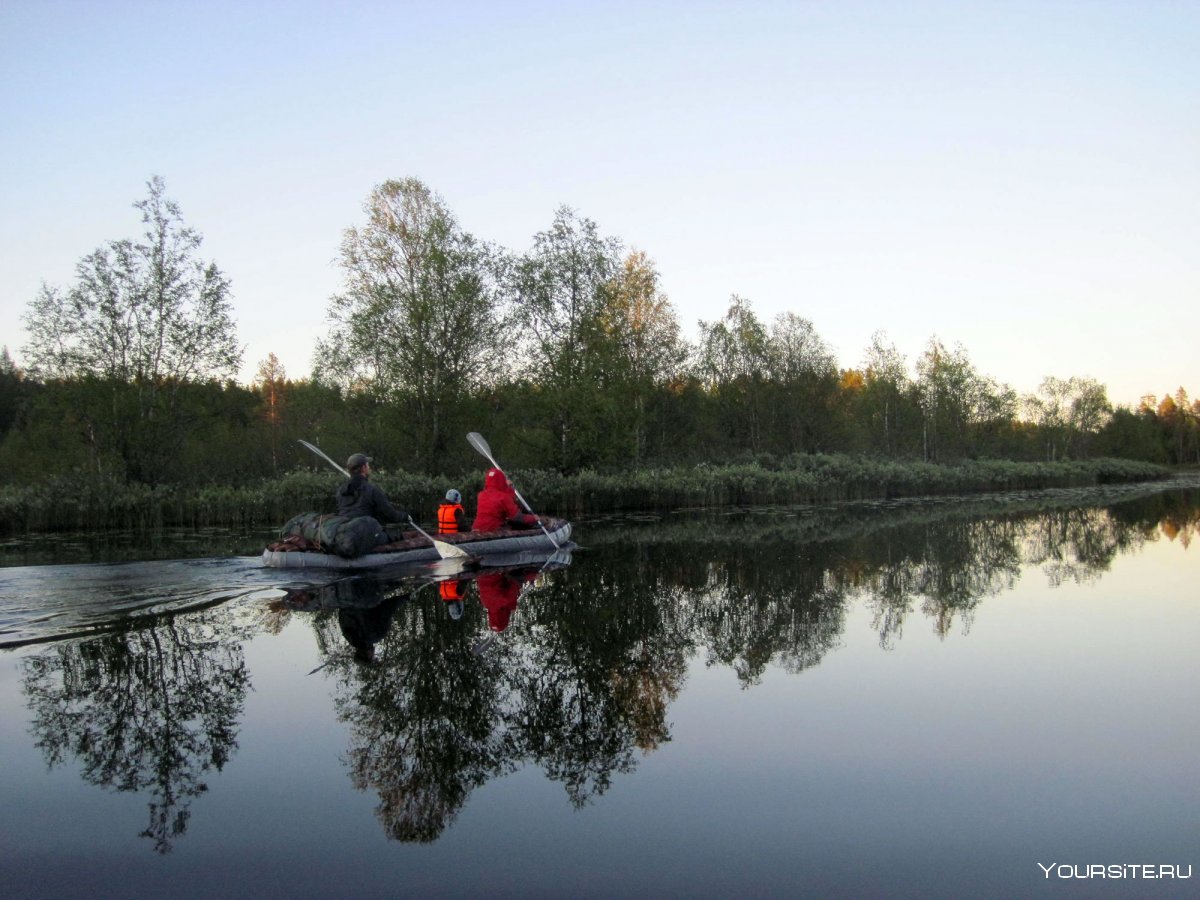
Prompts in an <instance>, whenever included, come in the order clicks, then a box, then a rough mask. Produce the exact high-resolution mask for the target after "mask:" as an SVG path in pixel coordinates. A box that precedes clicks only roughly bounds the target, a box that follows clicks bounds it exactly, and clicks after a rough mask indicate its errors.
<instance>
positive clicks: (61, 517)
mask: <svg viewBox="0 0 1200 900" xmlns="http://www.w3.org/2000/svg"><path fill="white" fill-rule="evenodd" d="M512 474H513V476H514V480H515V481H516V482H517V484H518V486H519V488H520V490H521V493H522V494H523V495H524V496H525V497H526V498H527V499H528V500H529V501H530V502H531V503H533V504H534V505H535V508H536V509H537V511H538V512H542V513H546V514H558V515H566V516H572V515H581V514H589V513H604V512H618V511H622V510H663V509H677V508H679V507H687V506H713V507H720V506H741V505H749V504H768V503H777V504H792V503H824V502H830V501H841V500H864V499H887V498H895V497H914V496H923V495H944V494H966V493H981V492H987V491H1006V490H1037V489H1041V488H1063V487H1086V486H1090V485H1098V484H1118V483H1128V482H1136V481H1148V480H1154V479H1158V478H1163V477H1166V476H1167V475H1169V474H1170V470H1169V469H1166V468H1164V467H1162V466H1155V465H1150V464H1148V463H1139V462H1131V461H1129V460H1119V459H1094V460H1079V461H1068V462H1057V463H1018V462H1009V461H1006V460H971V461H967V462H963V463H960V464H957V465H933V464H928V463H919V462H895V461H890V460H875V459H867V458H863V457H852V456H841V455H831V456H820V455H816V456H809V455H805V456H794V457H791V458H788V459H786V460H783V461H782V462H781V463H778V464H776V465H772V466H764V465H760V464H758V463H745V464H736V465H724V466H714V465H699V466H694V467H688V468H671V469H637V470H630V471H627V472H621V473H617V474H604V473H597V472H590V471H584V472H579V473H576V474H573V475H560V474H558V473H555V472H545V471H529V472H514V473H512ZM374 481H375V482H376V483H377V484H379V485H380V486H381V487H382V488H383V489H384V490H386V491H387V492H388V494H389V495H390V496H391V497H392V499H393V501H394V502H396V503H397V505H399V506H403V507H405V508H407V509H408V510H410V511H411V512H412V513H413V517H414V518H416V519H417V520H418V521H423V522H430V521H432V519H433V515H434V510H435V509H436V507H437V504H438V501H439V500H440V498H441V497H442V496H443V495H444V494H445V492H446V490H447V489H448V488H450V487H456V488H459V489H460V490H461V491H462V492H463V496H464V502H465V504H466V505H467V507H468V509H472V508H473V506H474V495H475V493H476V492H477V491H478V490H479V489H480V488H481V487H482V481H483V476H482V472H479V473H476V474H475V475H473V476H472V477H471V478H470V479H464V480H458V481H454V480H451V479H449V478H445V477H430V476H424V475H413V474H409V473H404V472H399V473H386V472H385V473H381V474H377V475H376V476H374ZM340 482H341V478H340V476H338V475H337V474H335V473H333V472H329V473H326V472H312V471H299V472H293V473H290V474H288V475H285V476H282V477H280V478H276V479H271V480H266V481H262V482H259V483H257V484H255V485H251V486H246V487H222V486H209V487H202V488H180V487H171V486H162V487H148V486H146V485H136V484H114V483H104V482H100V483H97V482H93V481H88V480H85V479H83V478H79V477H63V478H59V479H56V480H55V481H53V482H49V483H46V484H39V485H30V486H20V487H16V486H8V487H3V488H0V533H10V534H11V533H18V532H27V531H57V530H79V529H92V528H158V527H164V526H196V527H199V526H209V525H226V526H262V525H272V524H282V523H283V522H284V521H286V520H287V519H288V518H290V517H291V516H292V515H294V514H295V513H297V512H302V511H305V510H317V511H324V512H332V511H333V495H334V491H335V490H336V489H337V486H338V484H339V483H340Z"/></svg>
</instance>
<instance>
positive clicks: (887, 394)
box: [862, 331, 913, 456]
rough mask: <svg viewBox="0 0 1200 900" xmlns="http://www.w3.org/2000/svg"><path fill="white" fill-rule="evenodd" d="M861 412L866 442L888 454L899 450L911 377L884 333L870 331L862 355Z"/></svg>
mask: <svg viewBox="0 0 1200 900" xmlns="http://www.w3.org/2000/svg"><path fill="white" fill-rule="evenodd" d="M862 369H863V404H862V409H863V413H864V414H865V415H866V417H867V423H866V424H867V428H868V434H869V435H870V445H871V447H872V448H873V449H875V450H877V451H880V452H882V453H885V454H887V455H889V456H891V455H894V454H896V453H897V452H899V451H900V449H901V447H902V446H903V445H902V435H903V423H904V422H905V420H906V419H907V418H908V417H907V416H906V415H905V413H906V412H908V411H909V410H910V409H911V403H910V400H909V398H910V397H911V396H912V387H913V385H912V379H911V378H909V376H908V364H907V362H906V361H905V359H904V355H903V354H902V353H900V351H899V350H897V349H896V345H895V344H893V343H891V342H890V341H889V340H888V337H887V334H886V333H884V332H882V331H877V332H875V333H874V334H873V335H871V345H870V346H869V347H868V348H867V352H866V356H865V358H864V359H863V365H862Z"/></svg>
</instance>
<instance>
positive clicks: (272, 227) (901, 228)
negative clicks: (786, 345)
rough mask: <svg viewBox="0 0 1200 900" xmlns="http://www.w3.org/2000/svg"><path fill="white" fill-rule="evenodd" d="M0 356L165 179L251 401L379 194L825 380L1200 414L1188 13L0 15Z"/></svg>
mask: <svg viewBox="0 0 1200 900" xmlns="http://www.w3.org/2000/svg"><path fill="white" fill-rule="evenodd" d="M0 114H2V116H3V122H4V126H3V131H2V133H0V180H2V185H3V187H2V189H0V204H2V206H0V208H2V210H3V215H2V216H0V343H2V344H7V345H8V346H9V349H10V351H11V352H13V354H14V355H15V356H16V357H17V359H18V362H20V352H19V351H20V347H21V345H22V344H23V343H24V342H25V340H26V338H25V335H24V332H23V328H22V325H21V321H20V317H21V315H22V313H23V312H24V310H25V307H26V304H27V303H28V302H29V300H30V299H31V298H32V297H33V296H34V295H35V294H36V292H37V290H38V287H39V285H40V284H41V282H42V281H43V280H44V281H46V282H49V283H50V284H55V285H63V286H65V285H67V284H69V283H70V282H71V280H72V277H73V269H74V265H75V263H76V262H77V261H78V260H79V259H80V257H82V256H84V255H85V254H87V253H89V252H91V251H92V250H93V249H95V248H96V247H98V246H100V245H101V244H103V243H104V242H105V241H107V240H110V239H116V238H122V237H131V236H134V235H136V234H137V233H138V231H139V222H138V220H137V213H136V212H135V211H134V210H133V209H132V208H131V204H132V203H133V202H134V201H135V200H137V199H140V198H141V197H143V196H144V195H145V182H146V180H147V179H148V178H149V177H150V176H151V175H154V174H158V175H161V176H163V177H164V178H165V179H166V183H167V193H168V195H169V196H171V197H172V198H174V199H175V200H177V201H178V202H179V203H180V205H181V206H182V208H183V213H184V216H185V218H186V219H187V221H188V222H189V223H190V224H192V225H193V226H194V227H196V228H197V229H199V230H200V231H201V232H202V233H203V234H204V236H205V243H204V247H203V254H204V256H205V257H206V258H210V259H213V260H215V261H216V262H217V264H218V265H219V266H220V267H221V268H222V269H223V270H224V272H225V273H226V274H227V275H228V276H229V277H230V278H231V279H232V282H233V289H234V298H235V303H236V315H237V320H238V326H239V335H240V337H241V340H242V341H243V342H244V343H245V344H246V345H247V348H246V356H245V362H246V365H245V367H244V370H243V371H244V378H245V379H246V380H248V379H249V377H250V376H251V374H252V372H253V370H254V368H255V367H256V365H257V363H258V362H259V361H260V360H262V359H264V358H265V357H266V355H267V353H268V352H272V351H273V352H275V353H276V354H277V355H278V356H279V357H280V359H281V360H282V361H283V362H284V364H285V366H286V367H287V370H288V373H289V374H290V375H292V376H294V377H300V376H305V375H307V374H308V372H309V369H310V363H311V352H312V349H313V344H314V341H315V339H316V338H317V337H318V336H319V335H320V334H321V333H322V332H323V331H324V329H325V310H326V307H327V302H328V298H329V296H330V295H331V294H332V293H334V292H335V291H337V290H338V288H339V272H338V269H337V267H336V265H334V262H333V260H334V257H335V255H336V253H337V247H338V243H339V240H340V236H341V232H342V230H343V229H344V228H346V227H347V226H349V225H352V224H356V223H357V222H358V220H359V219H360V217H361V207H362V203H363V201H364V199H365V198H366V196H367V194H368V193H369V192H370V190H371V188H372V187H373V186H374V185H376V184H378V183H379V182H381V181H384V180H385V179H388V178H400V177H406V176H415V177H417V178H420V179H422V180H423V181H425V182H426V184H428V185H429V186H430V187H431V188H433V189H434V190H435V191H437V192H439V193H440V194H442V196H443V197H444V198H445V199H446V201H447V203H448V204H449V206H450V207H451V209H453V210H454V211H455V213H456V214H457V215H458V217H459V220H460V222H461V223H462V225H463V226H464V227H465V228H466V229H467V230H469V231H471V232H473V233H474V234H476V235H478V236H479V237H482V238H485V239H488V240H493V241H496V242H499V243H501V244H503V245H505V246H507V247H509V248H510V249H513V250H523V249H525V248H526V247H527V246H528V245H529V242H530V239H531V237H532V235H533V234H534V233H535V232H537V231H540V230H542V229H544V228H546V227H547V226H548V225H549V224H550V221H551V219H552V217H553V213H554V210H555V208H556V207H557V206H559V205H560V204H564V203H565V204H568V205H570V206H573V207H575V208H576V209H578V210H579V211H580V213H582V214H583V215H585V216H587V217H589V218H591V219H594V220H595V221H596V222H597V224H598V225H599V227H600V229H601V231H602V232H603V233H605V234H609V235H614V236H617V237H620V238H621V239H622V240H623V241H625V243H626V244H627V245H628V246H630V247H637V248H640V249H643V250H645V251H646V252H647V253H649V254H650V256H651V257H652V258H654V259H655V260H656V261H657V264H658V267H659V270H660V272H661V275H662V284H663V288H664V290H665V291H666V293H667V294H668V295H669V296H670V298H671V300H672V302H673V303H674V304H675V306H676V309H677V310H678V312H679V315H680V319H681V321H682V323H683V325H684V329H685V333H686V334H688V335H689V336H694V335H695V334H696V322H697V320H698V319H705V320H713V319H716V318H719V317H720V316H721V315H723V314H724V312H725V309H726V308H727V306H728V301H729V297H730V295H731V294H733V293H737V294H740V295H742V296H744V297H746V298H748V299H749V300H750V301H751V303H752V305H753V308H754V309H755V311H756V312H757V313H758V315H759V316H760V317H761V318H762V319H763V320H764V321H769V320H770V319H771V318H773V317H774V316H775V315H776V314H777V313H779V312H783V311H792V312H795V313H797V314H799V315H802V316H804V317H806V318H809V319H811V320H812V322H813V323H814V325H815V326H816V328H817V331H818V332H819V333H820V334H821V336H822V337H823V338H824V339H825V340H826V341H827V342H828V343H829V344H831V345H832V346H833V347H834V349H835V350H836V352H837V356H838V360H839V362H840V364H841V365H843V366H852V365H857V364H858V363H859V362H860V361H861V360H862V357H863V354H864V350H865V348H866V347H867V345H868V343H869V341H870V338H871V334H872V332H874V331H875V330H877V329H882V330H885V331H887V332H888V334H889V336H890V337H891V339H892V341H893V342H895V344H896V345H897V346H898V348H899V349H900V350H901V351H902V352H903V353H905V355H906V356H907V357H908V359H909V361H910V363H911V362H912V361H913V360H914V359H915V358H916V356H917V355H918V354H919V353H920V352H921V351H922V350H923V349H924V347H925V344H926V342H927V341H928V339H929V338H930V336H932V335H935V334H936V335H937V336H938V337H940V338H941V339H942V340H943V341H944V342H945V343H946V344H948V345H953V344H955V343H958V342H961V343H962V344H963V345H964V346H965V347H966V349H967V351H968V354H969V355H970V358H971V359H972V360H973V361H974V363H975V364H976V366H977V367H978V368H979V369H980V370H981V371H983V372H984V373H986V374H989V375H991V376H993V377H995V378H996V379H998V380H999V381H1002V382H1006V383H1008V384H1011V385H1012V386H1013V387H1014V388H1016V389H1017V390H1018V391H1020V392H1027V391H1032V390H1034V389H1035V388H1036V387H1037V385H1038V383H1039V382H1040V381H1041V379H1042V377H1044V376H1045V375H1057V376H1060V377H1068V376H1072V375H1086V376H1091V377H1094V378H1097V379H1099V380H1100V381H1101V382H1103V383H1104V384H1106V385H1107V386H1108V388H1109V396H1110V398H1111V399H1113V400H1114V401H1116V402H1123V403H1135V402H1136V401H1137V399H1138V397H1140V396H1141V394H1143V393H1146V392H1150V393H1154V394H1157V395H1161V394H1163V393H1166V392H1173V391H1174V390H1175V389H1176V388H1177V387H1178V386H1180V385H1183V386H1184V387H1186V388H1187V389H1188V390H1189V391H1190V392H1191V393H1192V394H1193V395H1195V394H1200V377H1197V376H1200V302H1197V301H1198V300H1200V297H1198V294H1200V291H1198V288H1200V254H1198V249H1200V202H1198V201H1200V2H1173V3H1168V2H1122V3H1117V2H1113V3H1104V2H1073V3H1056V2H1036V3H1019V2H996V3H991V2H961V3H920V2H916V3H907V2H905V3H902V2H895V3H856V2H837V3H834V2H828V3H825V2H822V3H817V2H807V3H806V2H791V3H754V2H742V3H703V2H700V3H697V2H689V3H661V2H637V3H625V2H606V3H572V2H564V0H558V2H547V3H533V2H524V3H517V2H513V3H504V2H499V0H496V2H489V3H484V2H480V3H465V2H464V3H456V2H453V0H443V2H437V3H401V2H393V3H382V2H379V3H315V2H309V3H302V2H279V3H264V2H254V0H249V2H237V3H230V2H224V0H220V2H205V3H184V2H142V3H133V2H116V0H106V2H100V0H97V2H46V0H3V2H2V3H0Z"/></svg>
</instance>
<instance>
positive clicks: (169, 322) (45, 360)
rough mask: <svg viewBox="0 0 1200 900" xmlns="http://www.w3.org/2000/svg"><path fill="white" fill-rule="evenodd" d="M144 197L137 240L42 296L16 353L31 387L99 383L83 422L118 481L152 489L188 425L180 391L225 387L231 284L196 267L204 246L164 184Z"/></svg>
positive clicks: (89, 262)
mask: <svg viewBox="0 0 1200 900" xmlns="http://www.w3.org/2000/svg"><path fill="white" fill-rule="evenodd" d="M147 187H148V189H149V194H148V196H147V197H146V199H144V200H140V201H138V202H137V203H135V204H134V207H135V208H136V209H138V210H139V211H140V212H141V214H142V223H143V225H144V226H145V231H144V233H143V235H142V238H141V239H140V240H136V241H135V240H119V241H110V242H109V243H108V244H107V245H105V246H103V247H101V248H99V249H98V250H96V251H94V252H93V253H91V254H89V255H88V256H85V257H84V258H83V259H81V260H80V261H79V262H78V263H77V264H76V266H75V273H76V282H75V284H74V285H73V286H72V287H70V288H68V289H67V290H65V291H64V290H61V289H58V288H54V287H50V286H48V285H44V286H43V287H42V290H41V291H40V293H39V294H38V296H37V297H36V298H35V299H34V300H33V301H32V302H31V303H30V305H29V308H28V310H27V312H26V314H25V324H26V327H27V328H28V330H29V335H30V339H29V343H28V344H27V345H26V346H25V348H24V352H25V356H26V358H27V359H28V360H29V363H30V370H31V373H32V374H33V375H35V376H36V377H40V378H50V379H70V380H75V381H80V382H87V383H91V384H94V383H95V382H102V383H103V386H104V387H105V388H106V389H107V394H108V397H107V402H106V403H104V404H98V403H97V399H98V398H97V395H96V394H95V393H94V392H88V393H87V396H86V397H84V399H83V400H82V402H81V416H82V418H83V419H84V421H85V423H86V425H87V427H88V429H89V431H90V432H91V433H92V434H94V435H95V434H100V435H102V437H100V438H98V440H101V441H103V442H106V443H111V444H113V445H115V448H116V450H117V452H118V453H119V454H120V456H121V458H122V460H123V461H124V464H125V470H126V474H127V475H129V476H131V477H133V478H135V479H137V480H143V481H155V480H158V478H159V476H160V468H161V467H163V466H164V465H166V464H167V463H168V461H169V460H170V459H171V458H172V456H173V455H174V454H175V453H176V452H177V450H178V447H179V445H180V442H181V441H182V439H183V437H184V434H185V432H186V430H187V426H188V425H189V424H190V423H189V421H188V420H189V418H190V417H189V416H188V415H187V414H186V413H185V411H184V410H182V409H181V408H180V405H179V403H178V402H177V401H178V399H179V394H178V391H179V387H180V386H181V385H183V384H185V383H188V382H193V381H204V380H209V379H222V378H228V377H231V376H232V375H233V374H234V373H235V372H236V371H237V367H238V365H239V364H240V362H241V355H242V351H241V347H240V345H239V344H238V341H237V335H236V329H235V326H234V322H233V318H232V315H231V307H230V288H229V281H228V280H227V279H226V278H225V276H224V275H223V274H221V271H220V269H218V268H217V266H216V264H215V263H212V262H206V261H204V260H202V259H200V258H199V256H198V253H199V250H200V245H201V243H202V241H203V238H202V237H201V236H200V234H199V232H197V231H195V230H194V229H192V228H191V227H189V226H188V225H186V224H185V223H184V221H183V216H182V214H181V213H180V210H179V206H178V204H176V203H175V202H174V201H172V200H169V199H167V197H166V195H165V191H166V187H165V184H164V182H163V180H162V179H161V178H159V177H157V176H156V177H154V178H151V179H150V181H149V182H148V183H147Z"/></svg>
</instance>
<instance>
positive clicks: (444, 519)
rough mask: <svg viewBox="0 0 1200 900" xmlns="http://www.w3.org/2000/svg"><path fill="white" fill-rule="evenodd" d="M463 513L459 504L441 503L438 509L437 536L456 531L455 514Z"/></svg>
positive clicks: (456, 519) (456, 518) (456, 521)
mask: <svg viewBox="0 0 1200 900" xmlns="http://www.w3.org/2000/svg"><path fill="white" fill-rule="evenodd" d="M462 511H463V505H462V504H461V503H443V504H442V505H441V506H439V507H438V513H437V519H438V534H454V533H455V532H457V531H458V517H457V514H458V513H460V512H462Z"/></svg>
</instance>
